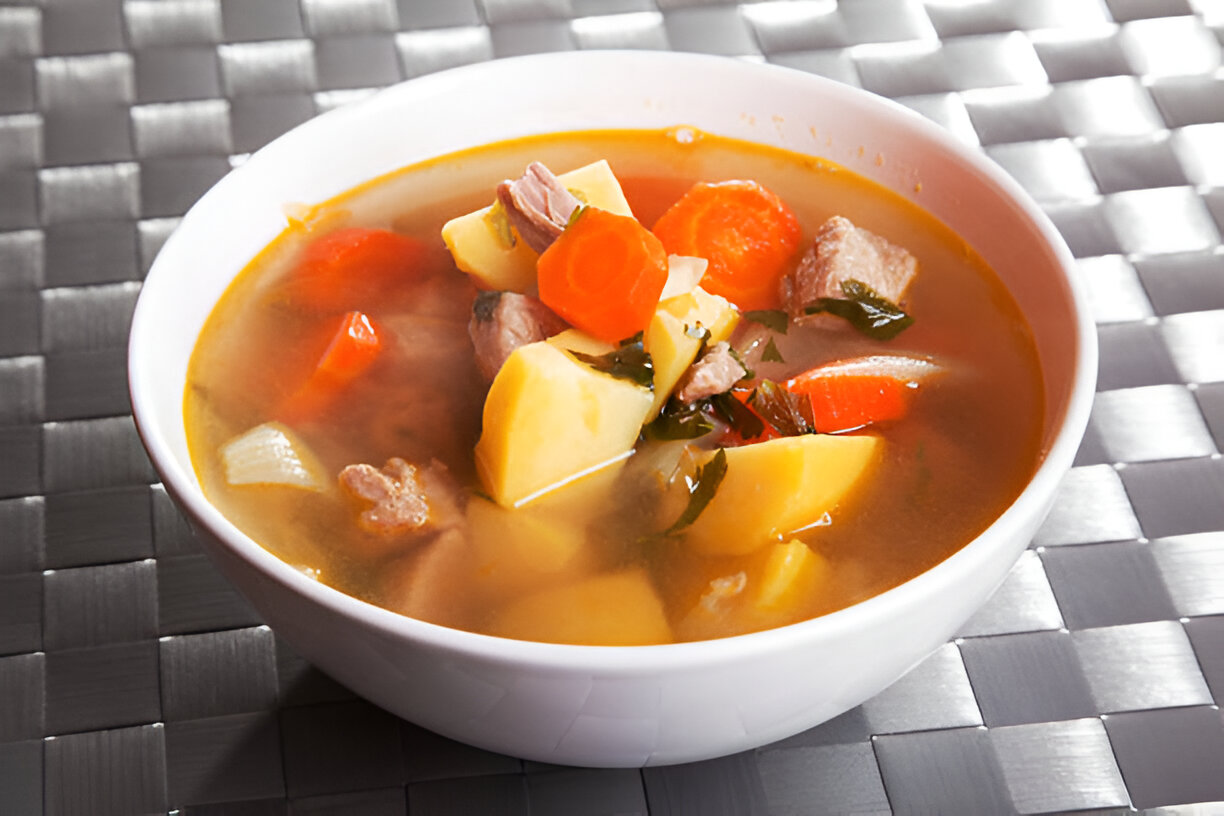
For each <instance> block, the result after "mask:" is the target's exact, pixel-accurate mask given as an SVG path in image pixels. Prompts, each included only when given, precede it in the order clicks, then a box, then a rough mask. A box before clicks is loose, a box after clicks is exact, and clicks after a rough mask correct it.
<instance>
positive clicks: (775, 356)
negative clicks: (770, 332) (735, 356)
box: [741, 337, 786, 365]
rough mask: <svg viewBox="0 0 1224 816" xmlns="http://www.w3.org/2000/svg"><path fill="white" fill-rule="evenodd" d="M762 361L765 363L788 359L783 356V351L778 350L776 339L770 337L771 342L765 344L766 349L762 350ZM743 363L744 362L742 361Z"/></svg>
mask: <svg viewBox="0 0 1224 816" xmlns="http://www.w3.org/2000/svg"><path fill="white" fill-rule="evenodd" d="M761 362H763V363H785V362H786V360H785V359H784V358H783V357H782V352H780V351H778V347H777V345H776V344H775V343H774V339H773V338H772V337H771V338H769V342H768V343H766V344H765V350H764V351H762V352H761ZM741 365H742V363H741Z"/></svg>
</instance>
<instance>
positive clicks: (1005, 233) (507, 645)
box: [129, 52, 1096, 766]
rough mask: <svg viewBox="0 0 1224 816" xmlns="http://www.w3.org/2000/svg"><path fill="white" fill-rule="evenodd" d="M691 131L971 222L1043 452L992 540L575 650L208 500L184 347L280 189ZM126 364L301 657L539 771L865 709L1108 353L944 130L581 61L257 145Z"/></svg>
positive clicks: (499, 69)
mask: <svg viewBox="0 0 1224 816" xmlns="http://www.w3.org/2000/svg"><path fill="white" fill-rule="evenodd" d="M680 124H683V125H694V126H696V127H698V128H700V129H702V130H705V131H708V132H713V133H718V134H722V135H727V136H732V137H739V138H743V139H748V140H753V141H759V142H764V143H768V144H772V145H778V146H781V147H785V148H789V149H791V150H795V151H799V152H804V153H810V154H813V155H818V156H823V157H827V158H829V159H832V160H833V161H836V162H838V163H840V164H842V165H843V166H846V167H848V168H849V169H851V170H854V171H856V172H858V173H860V174H862V175H864V176H867V177H869V178H871V179H874V180H876V181H877V182H879V183H881V184H883V185H885V186H886V187H889V188H891V189H893V190H895V191H897V192H898V193H900V194H901V195H902V196H905V197H908V198H911V199H913V200H916V201H917V202H918V203H919V204H920V205H921V206H923V207H924V208H926V209H927V210H928V211H930V212H932V213H934V214H935V215H936V216H938V217H939V218H941V219H942V220H943V221H944V222H945V223H946V224H948V225H949V226H950V227H952V229H954V230H955V231H957V232H959V233H960V234H961V235H962V236H963V237H964V238H966V239H967V240H968V241H969V243H971V244H972V245H973V246H974V247H976V249H977V250H978V251H979V252H980V253H981V254H982V255H983V256H984V257H985V258H986V260H987V261H988V262H989V263H990V264H992V265H993V267H994V268H995V270H996V271H997V272H998V274H999V275H1000V276H1001V277H1002V279H1003V280H1004V282H1005V283H1006V284H1007V286H1008V287H1009V288H1010V289H1011V291H1012V293H1013V294H1014V296H1015V298H1016V300H1017V301H1018V302H1019V304H1020V306H1021V308H1022V309H1023V311H1024V313H1025V314H1026V315H1027V317H1028V319H1029V321H1030V322H1031V324H1032V327H1033V330H1034V332H1035V335H1036V340H1037V346H1038V350H1039V353H1040V356H1041V362H1042V366H1043V369H1044V374H1045V385H1046V409H1047V410H1046V413H1047V420H1046V424H1045V429H1044V443H1043V450H1044V458H1043V462H1042V464H1041V466H1040V468H1039V469H1038V471H1037V472H1036V474H1035V475H1034V477H1033V479H1032V481H1031V482H1030V483H1029V485H1028V486H1027V488H1026V489H1025V490H1024V492H1023V493H1022V494H1021V495H1020V496H1019V498H1017V499H1016V501H1015V503H1014V504H1013V505H1012V506H1011V507H1010V508H1008V510H1007V511H1006V512H1005V513H1004V514H1003V515H1002V516H1001V517H1000V518H999V519H998V520H997V521H996V522H995V523H994V524H993V525H992V526H991V527H990V528H989V529H988V530H986V531H985V532H984V533H983V534H982V535H981V536H979V537H978V538H977V539H975V540H974V541H973V542H971V543H970V544H969V545H968V546H966V547H964V548H963V549H962V550H960V551H959V552H957V553H956V554H955V555H953V556H952V557H950V558H948V559H947V560H946V561H944V562H942V563H941V564H939V565H938V566H936V567H934V568H933V569H931V570H929V571H927V572H925V573H923V574H921V575H919V576H917V577H916V578H914V579H913V580H910V581H908V582H907V583H905V584H903V585H901V586H898V587H896V588H895V589H892V590H890V591H888V592H885V593H884V594H882V595H879V596H877V597H874V598H871V599H870V600H867V601H864V602H862V603H859V604H856V605H855V606H852V607H850V608H847V609H844V610H841V611H839V612H835V613H833V614H830V615H826V616H824V617H821V618H817V619H814V620H810V621H807V622H804V623H799V624H795V625H792V626H787V627H784V628H781V629H775V630H772V631H766V632H760V633H756V634H750V635H744V636H740V637H734V638H728V639H724V640H715V641H707V642H700V643H686V644H677V645H665V646H643V647H588V646H565V645H555V644H544V643H526V642H521V641H513V640H502V639H498V638H494V637H488V636H484V635H477V634H471V633H468V632H460V631H454V630H450V629H446V628H444V627H440V626H435V625H432V624H428V623H423V622H420V621H417V620H411V619H408V618H404V617H401V616H399V615H396V614H393V613H391V612H388V611H386V610H383V609H379V608H377V607H374V606H371V605H369V604H366V603H363V602H361V601H358V600H355V599H353V598H351V597H348V596H346V595H344V594H342V593H340V592H337V591H335V590H332V589H330V588H328V587H326V586H323V585H321V584H318V583H316V582H314V581H312V580H310V579H309V578H307V577H305V576H304V575H302V574H301V573H299V572H298V571H297V570H295V569H293V568H292V567H290V566H289V565H288V564H285V563H284V562H282V561H280V560H278V559H277V558H275V557H273V556H272V555H270V554H269V553H267V552H266V551H265V550H263V549H262V548H260V547H259V546H258V545H257V544H255V543H254V542H253V541H252V540H251V539H249V538H247V537H246V536H245V535H244V534H243V533H241V532H240V531H239V530H238V529H237V528H236V527H234V525H232V524H231V523H230V522H229V521H227V520H226V519H225V518H224V517H223V516H222V515H221V514H220V513H219V512H218V511H217V509H216V508H214V507H213V506H212V505H211V504H209V503H208V501H207V500H206V499H205V498H204V496H203V495H202V493H201V491H200V487H199V484H198V483H197V481H196V478H195V476H194V474H193V472H192V468H191V463H190V461H189V459H188V455H187V445H186V440H185V437H184V428H183V411H182V408H183V389H184V383H185V375H186V371H187V363H188V358H189V356H190V354H191V351H192V347H193V345H194V343H195V340H196V335H197V333H198V332H199V330H200V327H201V326H202V324H203V323H204V320H205V318H206V317H207V315H208V313H209V311H210V310H211V309H212V307H213V305H214V304H215V303H216V301H217V299H218V298H219V297H220V295H221V293H222V292H223V291H224V289H225V287H226V285H227V284H228V283H229V281H230V280H231V278H233V276H234V275H235V274H237V272H238V271H239V270H241V269H242V268H243V266H244V265H245V264H246V263H247V261H248V260H250V259H251V258H252V256H254V255H255V254H256V253H257V252H258V251H259V250H260V248H262V247H263V246H264V245H265V244H267V243H268V242H269V241H271V240H272V239H273V238H274V237H275V236H276V235H277V234H278V233H279V232H280V231H281V229H282V228H283V226H284V223H285V221H284V216H283V210H282V206H283V205H284V204H285V203H286V202H316V201H323V200H326V199H328V198H331V197H332V196H334V195H336V194H338V193H340V192H342V191H344V190H347V189H349V188H351V187H353V186H355V185H357V184H358V183H360V182H363V181H366V180H368V179H371V178H374V177H376V176H379V175H381V174H383V173H386V172H388V171H390V170H392V169H395V168H398V167H401V166H404V165H407V164H411V163H413V162H417V161H419V160H422V159H426V158H429V157H433V156H436V155H440V154H445V153H449V152H452V151H454V150H457V149H461V148H465V147H471V146H476V145H480V144H485V143H488V142H492V141H499V140H502V139H506V138H510V137H514V136H520V135H527V134H534V133H541V132H548V131H558V130H575V129H598V128H605V127H644V128H661V127H668V126H673V125H680ZM877 156H882V157H885V158H886V160H885V161H883V162H878V161H877V160H876V157H877ZM919 188H920V192H919ZM129 374H130V381H131V394H132V408H133V411H134V414H135V417H136V422H137V426H138V428H139V430H140V434H141V437H142V438H143V440H144V443H145V445H146V447H147V448H148V451H149V453H150V455H151V457H152V460H153V464H154V465H155V466H156V468H157V470H158V472H159V473H160V474H161V477H162V479H163V481H164V484H165V487H166V489H167V491H168V492H169V493H170V495H171V496H172V497H173V498H174V499H175V500H176V502H177V503H178V505H179V507H180V508H181V509H182V510H183V511H184V513H185V514H186V517H187V518H188V519H189V521H190V522H191V525H192V527H193V529H194V530H195V532H196V534H197V536H198V537H199V538H200V540H201V541H202V542H203V544H204V546H205V547H206V549H207V550H208V552H209V553H210V554H211V555H212V556H213V558H214V559H215V560H216V562H217V564H218V565H219V567H220V569H221V571H222V572H223V573H224V574H225V575H226V576H228V578H229V579H230V580H231V581H232V582H233V583H234V584H235V585H237V587H238V588H239V589H240V590H241V591H242V593H243V594H244V595H245V596H246V597H247V598H248V599H249V600H250V602H251V603H252V605H253V606H254V607H255V608H256V609H257V610H258V611H259V613H260V614H261V615H262V616H263V617H264V619H265V620H266V621H267V622H268V624H269V625H270V626H271V627H272V628H273V629H274V630H276V631H277V632H278V633H280V634H281V635H282V636H283V637H284V638H285V639H286V640H287V641H288V642H289V643H290V644H291V645H292V646H293V648H295V649H296V650H297V651H298V652H300V653H301V654H302V655H303V656H304V657H306V658H307V659H308V660H310V661H311V662H313V663H314V664H315V665H317V666H319V667H320V668H321V669H323V670H324V671H326V672H327V673H328V674H330V675H332V676H333V677H335V678H336V679H337V680H339V681H340V682H342V683H344V684H345V685H347V686H348V687H350V688H351V689H353V690H354V691H356V692H357V693H359V694H361V695H363V696H365V697H367V698H369V699H370V700H372V701H373V702H375V703H377V704H378V705H381V706H383V707H384V708H386V709H388V710H389V711H392V712H394V713H395V714H398V715H400V716H402V717H404V718H406V719H409V720H411V721H413V722H416V723H419V724H420V725H422V726H424V727H426V728H429V729H432V730H434V731H437V732H439V733H441V734H444V735H446V736H449V737H452V738H455V739H458V740H462V741H464V742H468V743H472V744H474V745H478V746H481V747H484V748H488V749H492V750H495V751H501V752H504V753H509V754H514V755H517V756H522V757H527V758H531V759H536V760H542V761H546V762H556V763H569V764H578V765H596V766H637V765H649V764H667V763H675V762H685V761H690V760H698V759H703V758H708V757H714V756H719V755H724V754H728V753H732V752H735V751H740V750H744V749H748V748H751V747H754V746H758V745H762V744H765V743H768V742H771V741H774V740H777V739H780V738H783V737H786V736H789V735H791V734H794V733H796V732H798V731H801V730H803V729H806V728H809V727H811V726H813V725H816V724H818V723H820V722H822V721H824V720H827V719H829V718H831V717H833V716H836V715H837V714H840V713H842V712H843V711H846V710H847V709H849V708H852V707H853V706H855V705H857V704H858V703H861V702H862V701H864V700H866V699H868V698H869V697H871V696H872V695H874V694H876V693H877V692H879V691H881V690H882V689H884V688H885V687H886V686H888V685H889V684H890V683H892V682H893V681H894V680H896V679H897V678H898V677H900V676H901V675H902V674H903V673H904V672H906V671H907V670H908V669H910V668H911V667H912V666H914V665H915V664H916V663H918V662H919V661H920V660H922V659H923V658H924V657H925V656H927V655H928V654H929V653H931V652H932V651H933V650H935V649H936V648H937V647H939V646H940V645H941V644H943V643H944V642H945V641H946V640H947V639H948V637H950V636H951V635H952V633H953V632H954V631H955V630H956V629H957V627H958V626H960V625H961V624H962V623H963V622H964V621H965V620H967V619H968V618H969V616H970V615H971V614H972V613H973V611H974V610H975V609H977V608H978V607H979V606H980V605H981V604H982V603H983V602H984V601H985V600H986V599H987V598H988V597H989V595H990V594H991V592H992V591H993V590H994V589H995V588H996V587H997V586H998V585H999V584H1000V583H1001V581H1002V580H1003V578H1004V577H1005V575H1006V574H1007V572H1008V570H1009V568H1010V567H1011V566H1012V564H1013V563H1014V562H1015V560H1016V558H1017V557H1018V556H1019V554H1020V553H1021V552H1022V551H1023V550H1024V548H1025V547H1026V546H1027V544H1028V542H1029V540H1030V538H1031V536H1032V534H1033V532H1034V531H1035V530H1036V528H1037V526H1038V525H1039V524H1040V522H1041V520H1042V518H1043V517H1044V515H1045V514H1046V512H1047V510H1048V508H1049V505H1050V503H1051V501H1052V498H1053V496H1054V492H1055V489H1056V487H1057V484H1058V482H1059V480H1060V478H1061V477H1062V475H1063V473H1064V472H1065V471H1066V470H1067V469H1068V468H1069V467H1070V465H1071V462H1072V458H1073V456H1074V453H1075V450H1076V448H1077V446H1078V443H1079V440H1080V438H1081V436H1082V434H1083V431H1084V428H1085V425H1086V422H1087V418H1088V412H1089V408H1090V405H1091V400H1092V396H1093V390H1094V384H1095V380H1096V346H1095V332H1094V330H1093V324H1092V321H1091V319H1090V317H1089V315H1088V311H1087V308H1086V306H1085V299H1084V297H1083V294H1082V292H1081V291H1080V289H1079V288H1078V287H1077V285H1076V283H1075V281H1074V277H1073V275H1072V270H1071V257H1070V253H1069V252H1068V251H1067V249H1066V246H1065V245H1064V244H1063V242H1062V240H1061V239H1060V237H1059V236H1058V234H1057V233H1056V231H1055V230H1054V228H1053V227H1052V225H1051V224H1050V222H1049V221H1048V220H1047V219H1046V218H1045V217H1044V215H1043V214H1042V213H1041V211H1040V210H1038V208H1037V207H1036V205H1034V204H1033V203H1032V201H1031V200H1030V199H1029V198H1028V197H1027V196H1026V195H1025V194H1024V193H1023V192H1022V191H1021V189H1020V188H1019V187H1018V185H1016V183H1015V182H1013V181H1012V180H1011V179H1010V178H1009V177H1008V176H1006V175H1005V174H1004V173H1003V172H1001V171H1000V170H999V169H998V168H997V167H996V166H995V165H994V164H992V163H990V162H989V161H987V160H986V159H985V158H983V157H982V155H981V154H980V153H979V152H978V151H977V150H976V149H973V148H970V147H966V146H965V145H963V144H961V143H959V142H958V141H957V140H955V139H954V138H952V137H951V136H950V135H949V134H948V133H946V132H945V131H943V130H942V129H940V128H938V127H937V126H935V125H933V124H932V123H930V122H928V121H926V120H924V119H922V118H921V117H919V116H917V115H915V114H913V113H911V112H910V111H908V110H905V109H904V108H902V107H900V106H898V105H895V104H892V103H890V102H888V101H886V100H882V99H880V98H878V97H875V96H872V95H870V94H867V93H864V92H862V91H859V90H856V89H852V88H849V87H846V86H843V85H840V84H836V83H833V82H830V81H827V80H824V79H821V78H819V77H815V76H812V75H808V74H803V73H799V72H796V71H791V70H787V69H783V68H777V67H773V66H768V65H760V64H754V63H749V62H743V61H737V60H732V59H727V58H719V57H706V56H696V55H691V54H676V53H654V52H604V53H599V52H576V53H565V54H550V55H540V56H534V57H524V58H517V59H510V60H501V61H496V62H491V63H483V64H479V65H473V66H469V67H466V68H460V69H456V70H452V71H446V72H443V73H439V74H435V75H431V76H426V77H423V78H420V79H415V80H412V81H410V82H406V83H404V84H401V85H398V86H395V87H392V88H389V89H387V90H385V91H382V92H380V93H378V94H375V95H373V96H372V97H370V98H368V99H365V100H363V101H361V102H358V103H356V104H353V105H350V106H346V107H343V108H341V109H338V110H335V111H332V112H330V113H328V114H326V115H324V116H321V117H319V118H317V119H315V120H313V121H310V122H308V123H306V124H304V125H303V126H301V127H299V128H297V129H295V130H293V131H292V132H290V133H288V134H286V135H285V136H283V137H282V138H280V139H277V140H276V141H275V142H273V143H272V144H270V145H269V146H268V147H266V148H264V149H263V150H261V151H259V152H257V153H256V154H254V155H253V156H252V157H251V158H250V159H249V160H248V161H247V162H246V163H245V164H243V165H242V166H241V167H240V168H239V169H237V170H236V171H234V172H233V173H231V174H229V175H228V176H227V177H226V178H224V179H223V180H222V181H221V182H220V183H219V184H217V186H216V187H215V188H214V189H212V190H211V191H210V192H209V193H208V194H207V195H205V196H204V197H203V198H202V199H201V200H200V201H199V203H198V204H196V205H195V206H194V207H193V208H192V209H191V211H190V212H189V213H188V214H187V215H186V217H185V218H184V219H183V222H182V224H181V226H180V227H179V228H178V229H177V230H176V231H175V233H174V234H173V235H172V236H171V237H170V239H169V240H168V241H167V242H166V245H165V247H164V248H163V250H162V252H161V254H160V255H159V257H158V258H157V261H156V263H155V264H154V265H153V268H152V270H151V271H150V273H149V275H148V279H147V280H146V282H145V284H144V289H143V291H142V292H141V296H140V301H139V303H138V304H137V308H136V314H135V318H134V320H133V325H132V335H131V346H130V357H129Z"/></svg>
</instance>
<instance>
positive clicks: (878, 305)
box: [803, 279, 914, 340]
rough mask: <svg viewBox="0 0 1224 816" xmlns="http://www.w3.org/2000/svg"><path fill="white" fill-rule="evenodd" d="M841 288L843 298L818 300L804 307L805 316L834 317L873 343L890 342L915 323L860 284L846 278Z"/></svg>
mask: <svg viewBox="0 0 1224 816" xmlns="http://www.w3.org/2000/svg"><path fill="white" fill-rule="evenodd" d="M841 288H842V292H843V293H845V295H846V298H845V299H842V298H828V297H823V298H820V299H819V300H817V301H816V302H815V303H813V304H811V305H809V306H808V307H807V308H805V309H804V310H803V311H804V313H806V314H817V313H818V312H828V313H829V314H832V315H837V316H838V317H840V318H843V319H845V320H848V321H850V324H851V325H852V326H854V327H855V328H856V329H858V330H859V331H861V332H862V333H863V334H865V335H867V336H868V337H872V338H874V339H876V340H891V339H893V338H894V337H896V336H897V335H898V334H900V333H901V332H903V331H905V329H907V328H909V326H910V324H912V323H913V322H914V318H913V317H911V316H910V315H908V314H906V313H905V312H904V311H902V310H901V308H900V307H899V306H897V305H896V304H895V303H892V302H891V301H889V300H887V299H886V298H883V297H881V296H880V295H879V294H877V293H876V291H875V290H874V289H872V288H871V287H870V286H868V285H867V284H865V283H863V282H862V281H858V280H854V279H847V280H844V281H842V285H841Z"/></svg>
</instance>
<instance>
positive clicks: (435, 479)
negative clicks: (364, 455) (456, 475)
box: [340, 457, 463, 535]
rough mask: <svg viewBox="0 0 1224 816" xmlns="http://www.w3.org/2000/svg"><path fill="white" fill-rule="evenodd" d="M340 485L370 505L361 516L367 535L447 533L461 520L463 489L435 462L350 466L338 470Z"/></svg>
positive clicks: (397, 460) (396, 461)
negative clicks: (418, 464)
mask: <svg viewBox="0 0 1224 816" xmlns="http://www.w3.org/2000/svg"><path fill="white" fill-rule="evenodd" d="M340 486H341V488H343V489H344V490H345V491H346V492H347V493H348V494H349V495H350V496H352V497H353V498H355V499H357V500H358V501H360V502H362V503H363V504H366V505H368V506H367V507H366V509H364V510H363V511H362V512H361V514H360V515H359V516H358V518H357V525H358V526H359V527H361V529H363V530H365V531H366V532H367V533H375V534H378V535H396V534H399V533H410V532H425V531H437V530H446V529H450V528H454V527H457V526H458V525H460V524H461V523H462V521H463V511H462V509H461V508H460V503H461V502H460V494H459V490H458V488H457V487H456V486H455V485H454V484H453V483H452V482H451V479H450V474H449V473H448V472H447V470H446V466H445V465H443V464H442V463H441V462H438V461H436V460H434V461H431V462H430V463H429V465H428V466H427V467H424V468H419V467H416V466H415V465H410V464H408V463H407V462H405V461H404V460H403V459H400V458H398V457H392V458H391V459H388V460H387V464H385V465H384V466H383V467H382V469H378V468H375V467H374V466H373V465H364V464H362V465H348V466H347V467H345V468H344V469H343V470H341V471H340Z"/></svg>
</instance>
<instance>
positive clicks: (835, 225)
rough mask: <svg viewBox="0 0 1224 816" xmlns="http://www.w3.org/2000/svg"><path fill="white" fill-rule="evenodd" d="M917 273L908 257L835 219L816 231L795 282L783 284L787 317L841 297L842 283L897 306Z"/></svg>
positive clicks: (873, 237)
mask: <svg viewBox="0 0 1224 816" xmlns="http://www.w3.org/2000/svg"><path fill="white" fill-rule="evenodd" d="M917 274H918V261H917V259H916V258H914V256H913V255H911V254H909V252H907V251H906V250H904V249H902V248H901V247H899V246H897V245H896V244H893V243H891V242H889V241H888V240H887V239H885V238H881V237H880V236H879V235H876V234H875V233H872V232H868V231H867V230H865V229H860V228H859V227H856V226H854V224H852V223H851V222H850V220H849V219H847V218H843V217H841V216H840V215H835V216H833V217H832V218H830V219H829V220H828V221H825V222H824V224H822V225H821V226H820V229H818V230H817V231H816V236H815V238H814V239H813V241H812V245H811V246H810V247H809V248H808V250H807V252H806V253H804V255H803V258H802V259H800V261H799V265H798V267H797V268H796V269H795V272H794V275H793V277H792V278H790V279H788V280H787V281H786V283H785V285H786V286H788V287H789V290H790V291H789V293H787V301H788V302H789V304H790V312H791V314H792V315H794V316H796V317H798V316H800V315H802V314H803V309H804V307H805V306H808V305H809V304H812V303H814V302H815V301H817V300H819V299H820V298H825V297H827V298H838V299H843V298H845V297H846V294H845V293H844V292H843V291H842V286H841V285H842V281H846V280H857V281H861V282H862V283H865V284H867V285H868V286H869V287H871V288H872V289H873V290H875V292H876V294H878V295H880V296H881V297H883V298H884V299H886V300H889V301H891V302H893V303H896V304H900V303H901V300H902V298H904V297H905V292H906V290H907V289H908V288H909V285H910V282H911V281H913V279H914V276H915V275H917Z"/></svg>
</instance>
